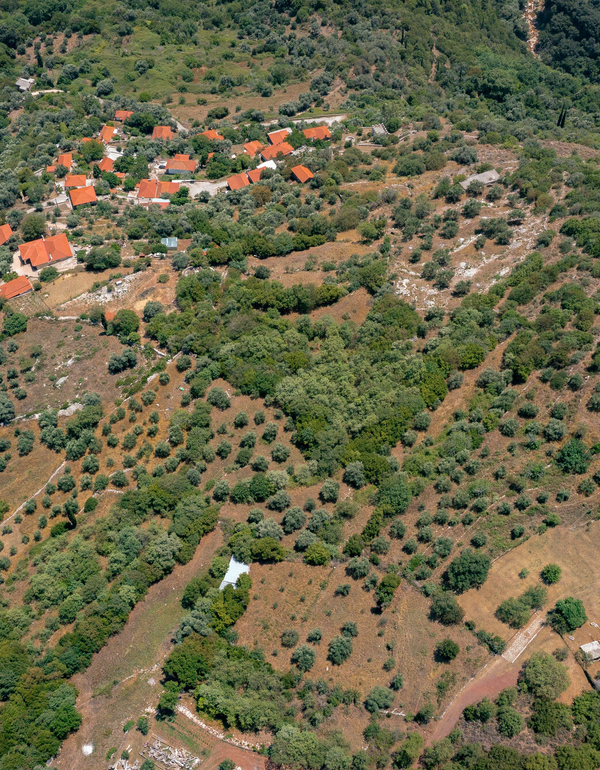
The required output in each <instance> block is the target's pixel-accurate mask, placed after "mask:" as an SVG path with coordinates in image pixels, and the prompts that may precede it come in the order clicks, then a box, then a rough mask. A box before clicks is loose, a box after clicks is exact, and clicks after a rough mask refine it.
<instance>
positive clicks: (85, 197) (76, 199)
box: [69, 186, 98, 207]
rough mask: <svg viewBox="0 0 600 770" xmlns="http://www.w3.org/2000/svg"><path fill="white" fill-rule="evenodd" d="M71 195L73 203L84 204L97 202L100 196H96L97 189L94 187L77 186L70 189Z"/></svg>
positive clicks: (73, 204)
mask: <svg viewBox="0 0 600 770" xmlns="http://www.w3.org/2000/svg"><path fill="white" fill-rule="evenodd" d="M69 196H70V197H71V205H72V206H73V207H75V206H83V205H85V204H86V203H95V202H96V201H97V200H98V198H97V197H96V190H95V189H94V188H93V187H91V186H90V187H77V188H76V189H75V190H69Z"/></svg>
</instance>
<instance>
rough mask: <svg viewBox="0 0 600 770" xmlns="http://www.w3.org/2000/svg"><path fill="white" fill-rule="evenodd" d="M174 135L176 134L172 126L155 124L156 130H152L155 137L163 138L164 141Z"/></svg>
mask: <svg viewBox="0 0 600 770" xmlns="http://www.w3.org/2000/svg"><path fill="white" fill-rule="evenodd" d="M174 136H175V134H174V133H173V129H172V128H171V126H154V130H153V131H152V138H153V139H163V140H164V141H167V140H169V139H172V138H173V137H174Z"/></svg>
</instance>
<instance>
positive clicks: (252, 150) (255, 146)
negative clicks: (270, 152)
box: [244, 140, 263, 158]
mask: <svg viewBox="0 0 600 770" xmlns="http://www.w3.org/2000/svg"><path fill="white" fill-rule="evenodd" d="M262 148H263V143H262V142H259V141H257V140H255V141H254V142H247V143H246V144H245V145H244V152H245V153H246V155H249V156H250V157H251V158H253V157H254V156H255V155H256V153H257V152H260V151H261V150H262Z"/></svg>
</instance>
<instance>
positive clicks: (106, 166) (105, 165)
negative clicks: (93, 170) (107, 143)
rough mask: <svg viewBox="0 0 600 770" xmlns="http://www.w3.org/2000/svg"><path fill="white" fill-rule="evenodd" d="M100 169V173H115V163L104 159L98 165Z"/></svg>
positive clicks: (110, 159) (109, 159)
mask: <svg viewBox="0 0 600 770" xmlns="http://www.w3.org/2000/svg"><path fill="white" fill-rule="evenodd" d="M98 168H99V169H100V171H114V170H115V162H114V160H113V159H112V158H107V157H104V158H102V160H101V161H100V163H98Z"/></svg>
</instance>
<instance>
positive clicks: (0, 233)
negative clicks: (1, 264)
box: [0, 225, 13, 246]
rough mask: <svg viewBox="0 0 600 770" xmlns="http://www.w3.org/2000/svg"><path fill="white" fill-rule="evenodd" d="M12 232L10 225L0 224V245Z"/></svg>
mask: <svg viewBox="0 0 600 770" xmlns="http://www.w3.org/2000/svg"><path fill="white" fill-rule="evenodd" d="M12 234H13V231H12V227H11V226H10V225H0V246H3V245H4V244H5V243H6V241H7V240H8V239H9V238H10V236H11V235H12Z"/></svg>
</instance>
